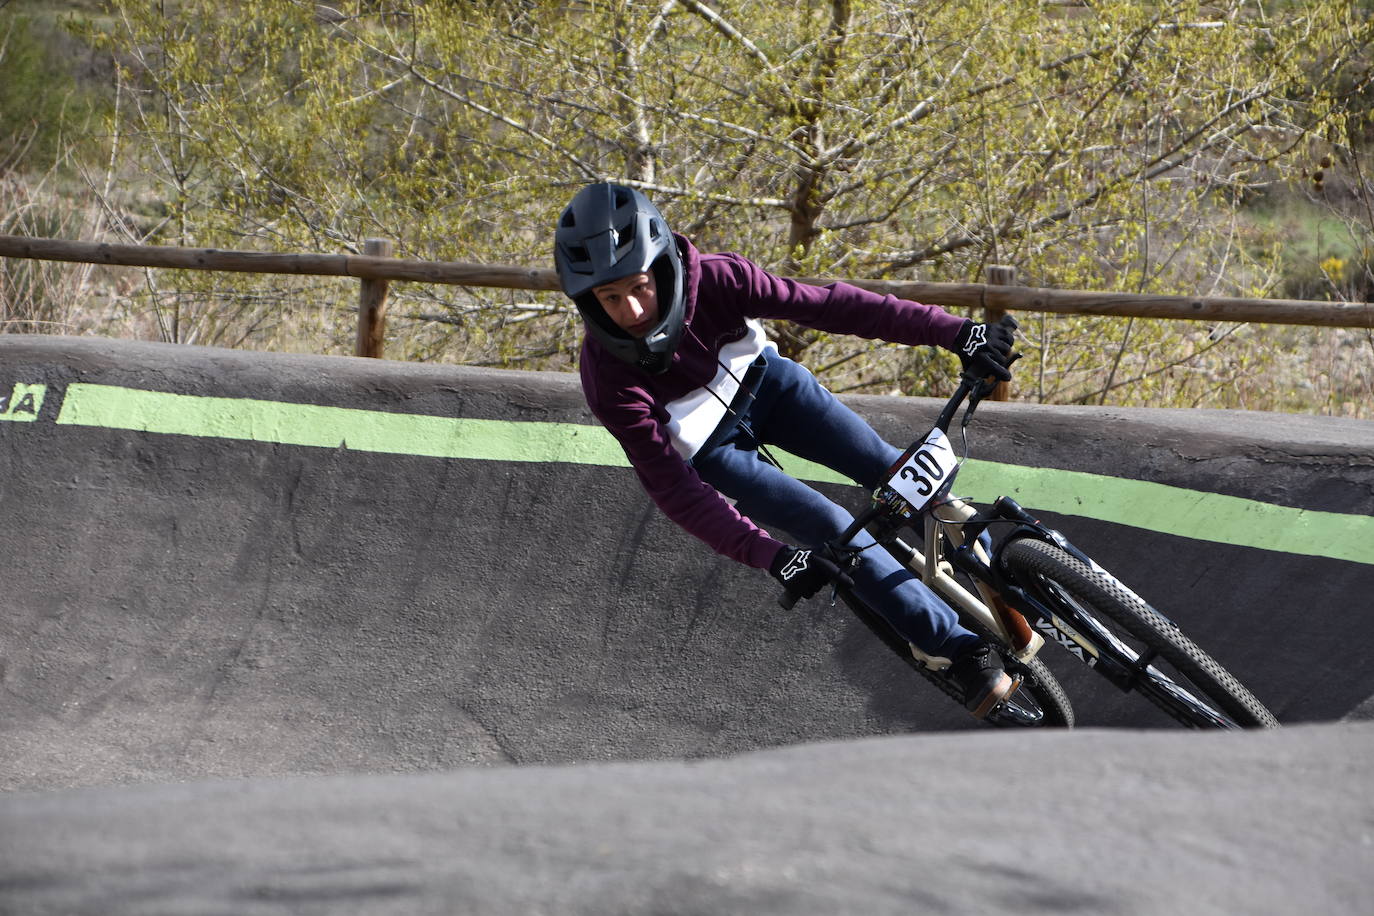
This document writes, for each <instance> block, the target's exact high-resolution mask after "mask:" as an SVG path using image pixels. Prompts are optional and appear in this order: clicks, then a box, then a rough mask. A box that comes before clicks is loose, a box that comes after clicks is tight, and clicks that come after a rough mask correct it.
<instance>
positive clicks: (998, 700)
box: [971, 674, 1026, 719]
mask: <svg viewBox="0 0 1374 916" xmlns="http://www.w3.org/2000/svg"><path fill="white" fill-rule="evenodd" d="M1008 677H1010V678H1011V687H1009V688H1007V691H1006V692H1005V693H1003V694H1002V695H1001V696H1000V697H992V696H989V697H988V698H987V699H986V700H984V701H983V705H981V706H979V707H978V708H977V709H974V710H971V712H972V713H973V717H974V718H975V719H986V718H987V717H988V716H990V715H992V714H993V713H994V712H996V711H997V710H998V709H1000V708H1001V707H1002V706H1004V705H1006V702H1007V701H1008V700H1010V699H1011V698H1012V697H1014V696H1016V691H1018V690H1020V689H1021V685H1022V684H1023V683H1025V680H1026V679H1025V677H1024V676H1023V675H1021V674H1008Z"/></svg>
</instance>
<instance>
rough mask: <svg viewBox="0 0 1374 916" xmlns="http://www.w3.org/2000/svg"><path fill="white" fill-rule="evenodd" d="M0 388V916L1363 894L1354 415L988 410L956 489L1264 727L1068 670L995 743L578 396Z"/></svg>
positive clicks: (863, 403) (51, 381)
mask: <svg viewBox="0 0 1374 916" xmlns="http://www.w3.org/2000/svg"><path fill="white" fill-rule="evenodd" d="M0 399H2V400H0V507H3V511H4V518H5V524H4V525H3V526H0V549H3V556H4V557H5V558H6V560H5V562H6V568H5V570H4V572H3V574H0V589H2V591H0V687H3V692H0V789H3V790H4V792H3V794H0V913H139V914H143V913H314V912H318V913H349V912H363V913H374V912H386V913H391V912H395V913H416V912H423V913H461V912H474V913H543V912H548V913H659V912H662V913H724V912H739V913H773V912H777V913H847V912H855V913H858V912H865V913H887V912H899V911H900V912H911V911H919V912H969V913H983V912H995V913H1001V912H1031V913H1042V912H1043V913H1065V912H1087V913H1107V912H1114V913H1156V912H1189V913H1207V912H1215V913H1241V912H1244V913H1270V912H1273V913H1278V912H1284V913H1288V912H1293V911H1300V912H1341V913H1374V892H1371V890H1370V887H1369V881H1368V876H1369V875H1370V874H1371V873H1374V801H1371V799H1372V798H1374V793H1371V789H1374V778H1372V777H1371V769H1370V764H1369V760H1370V759H1371V758H1374V724H1371V722H1370V720H1371V717H1372V716H1374V700H1372V699H1371V697H1374V666H1371V665H1369V664H1368V662H1369V659H1370V656H1371V649H1370V647H1371V642H1372V641H1374V640H1372V639H1371V637H1374V618H1372V617H1371V614H1370V610H1371V608H1370V604H1371V599H1370V595H1371V593H1374V527H1372V526H1371V517H1372V516H1374V424H1371V423H1368V422H1359V421H1350V420H1335V419H1325V418H1316V417H1294V416H1273V415H1264V414H1250V413H1234V412H1227V413H1223V412H1213V411H1167V410H1123V409H1106V408H1041V407H1035V406H1030V405H1022V404H1013V405H999V404H988V405H985V406H984V407H983V408H982V409H981V410H980V413H979V416H978V418H977V419H976V420H975V423H974V426H973V427H971V435H970V440H971V445H972V454H973V456H974V457H975V459H979V460H978V461H974V462H970V463H969V465H968V466H967V468H966V470H965V472H964V475H963V476H962V477H961V487H960V489H961V490H962V491H964V492H967V493H968V495H970V496H971V497H974V498H977V499H985V498H988V497H990V496H994V495H996V494H997V493H999V492H1010V493H1012V495H1014V496H1016V497H1017V498H1018V499H1019V500H1020V501H1021V502H1022V503H1023V504H1025V505H1027V506H1029V507H1032V508H1034V509H1036V510H1037V511H1038V512H1040V513H1041V514H1042V516H1043V517H1045V518H1046V519H1047V520H1049V521H1051V522H1052V523H1054V524H1057V525H1058V526H1060V527H1061V528H1063V529H1064V530H1065V532H1066V533H1068V534H1069V536H1070V537H1071V538H1072V539H1074V540H1075V541H1078V542H1080V543H1082V544H1083V545H1085V546H1088V547H1089V548H1090V549H1091V551H1092V553H1093V554H1094V556H1096V557H1097V558H1098V559H1099V561H1100V562H1102V563H1103V564H1104V565H1105V566H1107V567H1108V568H1110V569H1112V570H1113V571H1114V572H1116V573H1117V574H1118V575H1120V576H1121V577H1122V578H1123V579H1125V580H1126V581H1128V582H1131V583H1132V584H1135V585H1137V586H1138V587H1139V590H1140V591H1141V592H1142V593H1144V594H1145V596H1146V597H1147V598H1149V599H1150V600H1152V601H1153V602H1154V603H1155V604H1156V605H1158V606H1159V607H1160V608H1161V609H1163V610H1165V611H1166V612H1167V613H1169V614H1170V615H1171V616H1172V617H1174V618H1175V619H1176V620H1177V621H1178V622H1179V623H1180V624H1181V625H1182V626H1183V627H1184V628H1185V630H1187V631H1188V632H1189V633H1190V635H1192V636H1193V637H1194V638H1195V639H1196V640H1197V641H1198V642H1199V643H1200V644H1202V645H1203V646H1204V647H1205V648H1207V649H1208V650H1210V651H1211V652H1212V654H1214V655H1215V656H1217V657H1218V658H1219V659H1221V660H1222V661H1223V662H1224V663H1225V664H1226V665H1227V666H1228V667H1230V668H1231V669H1232V670H1233V671H1234V672H1235V673H1236V674H1237V675H1238V676H1240V677H1241V678H1242V680H1244V681H1246V682H1247V683H1248V684H1249V685H1250V686H1251V687H1252V688H1253V689H1254V690H1255V692H1256V693H1257V694H1258V695H1259V696H1260V698H1261V699H1262V700H1264V701H1265V702H1266V703H1267V704H1268V705H1269V707H1270V708H1271V709H1272V710H1273V711H1274V712H1275V713H1276V715H1278V717H1279V718H1280V720H1281V721H1283V722H1284V723H1285V725H1286V727H1285V728H1284V729H1281V730H1279V731H1277V732H1271V733H1263V734H1259V733H1247V734H1239V735H1216V734H1197V733H1190V732H1184V731H1182V730H1179V729H1176V728H1173V727H1172V726H1170V725H1169V724H1168V723H1167V722H1165V721H1164V720H1163V719H1162V718H1161V717H1160V716H1159V715H1158V714H1156V713H1154V712H1153V711H1152V710H1150V709H1147V708H1144V707H1143V705H1142V704H1140V703H1138V702H1136V701H1134V699H1133V698H1130V697H1125V696H1122V695H1117V694H1113V693H1112V692H1110V691H1109V690H1107V689H1105V688H1103V687H1101V686H1099V683H1098V680H1097V679H1096V678H1095V677H1094V676H1092V675H1091V674H1090V673H1089V672H1087V671H1086V670H1085V669H1081V668H1080V667H1078V666H1076V665H1075V664H1073V663H1071V661H1070V660H1069V659H1068V658H1067V656H1063V655H1062V654H1060V655H1059V656H1058V657H1055V656H1049V655H1047V656H1046V657H1047V658H1049V660H1050V662H1051V664H1052V666H1053V667H1054V668H1055V670H1056V672H1057V673H1058V674H1059V675H1060V676H1061V679H1062V680H1063V682H1064V684H1065V686H1066V688H1067V689H1068V690H1069V692H1070V695H1071V696H1072V697H1073V698H1074V702H1075V708H1076V709H1077V711H1078V714H1079V721H1080V726H1081V728H1080V729H1079V730H1077V731H1075V732H1070V733H1047V734H1031V735H1026V734H1014V735H1013V734H1005V733H995V732H992V731H990V730H986V729H983V728H980V727H978V726H977V725H976V724H974V723H972V722H971V720H969V719H968V718H967V716H966V715H965V714H964V713H962V711H960V710H958V709H955V708H953V707H952V704H949V703H948V701H946V700H944V699H942V698H941V697H939V696H937V695H936V694H935V693H934V692H933V691H931V690H930V689H929V688H928V687H926V686H925V685H924V684H922V683H919V682H916V681H915V680H914V679H913V677H912V676H911V674H910V673H909V671H908V670H907V669H905V668H904V667H903V666H901V665H900V664H899V663H898V662H897V661H896V660H895V659H894V658H893V657H892V656H891V655H890V654H889V653H888V652H887V650H886V649H885V648H884V647H883V646H881V645H880V644H879V643H878V642H877V641H876V640H875V639H874V638H873V637H872V636H871V635H870V634H869V633H868V631H867V630H865V629H863V627H862V626H861V625H860V624H858V623H857V622H856V621H855V620H853V619H852V618H851V617H850V616H849V615H848V613H847V612H845V611H844V610H843V609H840V608H833V607H830V606H829V605H828V604H827V603H825V602H823V601H812V602H810V603H807V604H804V605H802V606H799V607H798V608H797V609H796V610H795V611H793V612H790V613H785V612H782V611H781V610H779V609H778V608H777V606H776V604H775V601H774V588H773V587H772V585H771V580H769V579H768V578H767V577H766V576H764V575H762V574H761V573H757V572H754V571H751V570H746V569H742V568H740V567H737V566H734V565H733V564H731V563H729V562H728V561H724V560H721V559H719V558H717V557H715V556H714V555H712V554H711V553H710V552H709V551H708V550H707V549H706V548H704V547H703V546H701V545H699V544H698V543H696V542H694V541H693V540H692V539H691V538H689V537H688V536H686V535H684V534H682V533H681V532H680V531H678V530H677V529H676V528H674V527H673V526H672V525H671V524H669V523H667V522H666V521H664V520H663V519H662V518H660V517H659V516H658V515H657V514H656V512H655V511H654V510H653V509H652V508H651V507H650V506H649V504H648V503H647V500H646V499H645V498H644V497H643V496H642V494H641V493H640V492H639V491H638V488H637V485H636V484H635V482H634V479H633V475H632V472H630V471H629V469H628V468H626V467H625V466H624V462H623V459H622V458H621V457H620V456H619V454H618V452H617V450H616V449H615V447H614V444H613V443H611V442H609V440H608V439H607V438H606V437H605V435H604V433H603V432H602V431H601V430H599V429H598V428H596V427H595V425H594V423H593V422H592V420H591V418H590V417H589V416H588V414H587V412H586V410H585V408H584V407H583V404H582V401H581V397H580V393H579V391H578V389H577V385H576V380H575V379H574V378H571V377H568V376H563V375H552V374H542V373H515V372H495V371H481V370H472V369H459V368H453V367H435V366H416V365H406V364H395V363H387V362H380V361H364V360H353V359H339V358H317V357H304V356H286V355H268V354H247V353H240V352H232V351H222V350H213V349H204V348H181V347H170V346H161V345H152V344H137V343H129V342H114V341H96V340H85V339H82V340H77V339H65V338H33V337H18V336H14V337H0ZM850 403H851V404H852V405H853V406H854V407H855V408H856V409H858V410H860V412H862V413H864V414H865V415H866V416H868V417H869V419H870V420H871V421H872V422H873V423H874V425H875V426H876V427H877V428H878V429H879V430H880V431H881V432H883V433H884V434H885V435H887V436H888V437H889V438H890V439H892V440H893V441H904V440H906V439H908V438H910V437H911V436H912V435H914V434H915V433H917V432H920V431H923V430H924V428H925V427H926V426H927V425H928V423H929V420H930V417H931V415H932V413H933V407H934V406H935V404H936V402H934V401H930V400H927V399H888V398H853V399H850ZM784 463H785V464H787V465H788V467H789V469H792V470H794V472H796V473H798V474H800V475H802V476H819V477H822V478H823V475H816V474H814V472H813V469H811V468H809V467H807V466H806V465H805V464H804V463H801V462H797V461H795V460H790V459H785V460H784ZM817 485H818V486H822V487H824V488H827V489H829V490H831V491H832V492H833V493H834V494H835V495H836V496H837V497H840V498H843V499H847V500H850V501H851V503H853V504H857V503H858V502H859V501H861V499H862V494H860V493H858V492H857V491H855V490H854V489H853V488H852V487H846V486H844V485H843V484H841V483H838V482H833V481H830V480H828V479H822V481H821V482H818V484H817ZM1047 651H1048V650H1047Z"/></svg>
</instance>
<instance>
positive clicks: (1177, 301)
mask: <svg viewBox="0 0 1374 916" xmlns="http://www.w3.org/2000/svg"><path fill="white" fill-rule="evenodd" d="M390 251H391V243H390V242H389V241H387V240H385V239H369V240H367V241H366V243H365V244H364V254H361V255H343V254H274V253H268V252H256V251H224V250H220V249H215V248H175V247H170V246H161V245H112V244H106V243H102V242H77V241H67V240H63V239H44V238H29V237H25V236H17V235H0V257H6V258H34V259H39V260H49V261H78V262H83V263H88V264H111V265H119V266H125V267H170V268H178V269H181V270H218V271H237V272H242V273H278V274H314V275H320V276H337V277H355V278H357V279H359V280H360V281H361V283H362V290H361V295H360V299H359V325H358V344H357V350H356V352H357V353H358V355H359V356H374V357H376V356H381V355H382V349H381V348H382V336H383V329H384V322H385V310H386V296H387V284H388V282H389V281H392V280H409V281H415V282H423V283H447V284H453V285H459V286H489V287H499V288H502V289H529V290H556V289H558V278H557V276H556V275H555V273H554V271H553V270H552V269H548V268H535V267H513V266H502V265H490V264H469V263H464V262H460V261H414V260H406V259H404V258H393V257H390V256H389V253H390ZM988 278H989V282H987V283H922V282H917V281H900V280H846V281H845V282H847V283H851V284H853V285H855V286H861V287H863V288H865V289H870V290H873V291H875V292H879V293H891V294H893V295H895V296H897V297H899V298H902V299H911V300H915V301H917V302H926V303H929V304H931V305H939V306H942V307H945V308H971V309H983V310H984V313H985V314H986V315H987V316H988V317H989V318H991V319H993V320H995V319H996V317H997V316H998V315H999V314H1001V313H1005V312H1055V313H1060V314H1072V315H1099V316H1106V317H1113V318H1175V319H1187V320H1192V321H1228V322H1256V323H1261V324H1299V325H1315V326H1324V327H1345V328H1374V304H1371V303H1368V302H1309V301H1305V300H1297V299H1238V298H1225V297H1218V296H1140V295H1133V294H1131V293H1101V292H1086V291H1081V290H1056V289H1038V288H1034V287H1028V286H1016V285H1014V272H1013V271H1011V270H1010V269H1009V268H1005V267H991V268H989V271H988ZM800 279H802V280H803V281H804V282H806V283H818V284H825V283H830V282H834V281H833V280H827V279H824V278H818V277H803V278H800Z"/></svg>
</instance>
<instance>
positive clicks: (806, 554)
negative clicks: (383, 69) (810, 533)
mask: <svg viewBox="0 0 1374 916" xmlns="http://www.w3.org/2000/svg"><path fill="white" fill-rule="evenodd" d="M809 559H811V551H809V550H798V551H797V552H796V553H794V554H792V557H791V559H789V560H788V561H787V563H786V564H785V565H784V566H783V568H782V569H781V570H779V571H778V575H779V576H780V577H781V578H782V580H783V581H784V582H791V581H792V577H793V576H795V575H796V574H797V573H804V572H806V570H807V568H808V565H809V564H808V563H807V562H806V561H807V560H809Z"/></svg>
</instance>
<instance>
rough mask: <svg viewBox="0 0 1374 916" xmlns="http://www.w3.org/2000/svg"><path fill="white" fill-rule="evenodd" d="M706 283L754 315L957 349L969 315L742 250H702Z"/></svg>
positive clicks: (812, 326)
mask: <svg viewBox="0 0 1374 916" xmlns="http://www.w3.org/2000/svg"><path fill="white" fill-rule="evenodd" d="M701 267H702V272H703V278H702V285H703V288H705V287H707V286H709V287H710V288H711V289H712V290H713V294H714V295H717V296H720V297H728V298H729V299H731V300H733V301H734V303H735V304H736V307H737V308H739V309H740V311H741V312H742V313H743V314H744V315H745V316H747V317H749V318H784V319H787V320H789V321H794V322H796V323H797V324H801V325H805V326H806V327H809V328H815V329H816V330H818V331H829V332H831V333H836V334H852V335H854V336H856V337H865V338H868V339H871V340H886V341H890V342H892V343H900V344H909V345H912V346H919V345H924V344H931V345H934V346H938V347H944V348H945V349H952V348H953V346H954V340H955V338H956V337H957V336H958V334H959V331H960V329H961V328H962V327H963V326H964V324H965V322H966V321H967V319H965V318H962V317H960V316H958V315H952V314H950V313H949V312H947V311H945V310H944V309H942V308H940V307H939V306H934V305H924V304H922V303H919V302H911V301H909V300H906V299H898V298H897V297H896V296H892V295H880V294H878V293H874V292H870V291H868V290H865V289H861V288H860V287H857V286H852V285H850V284H848V283H843V282H836V283H832V284H830V285H829V286H812V285H810V284H807V283H799V282H798V281H796V280H789V279H787V278H785V277H778V276H776V275H774V274H771V273H769V272H768V271H766V270H764V269H762V268H761V267H759V266H758V265H756V264H754V263H753V262H752V261H750V260H749V259H748V258H745V257H743V256H741V255H737V254H716V255H703V256H702V258H701Z"/></svg>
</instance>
